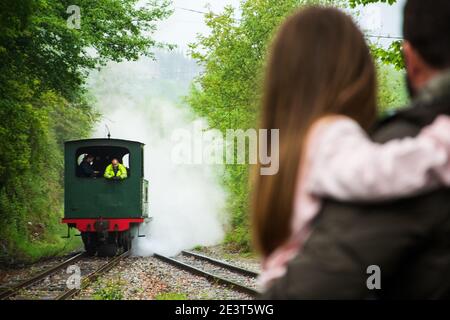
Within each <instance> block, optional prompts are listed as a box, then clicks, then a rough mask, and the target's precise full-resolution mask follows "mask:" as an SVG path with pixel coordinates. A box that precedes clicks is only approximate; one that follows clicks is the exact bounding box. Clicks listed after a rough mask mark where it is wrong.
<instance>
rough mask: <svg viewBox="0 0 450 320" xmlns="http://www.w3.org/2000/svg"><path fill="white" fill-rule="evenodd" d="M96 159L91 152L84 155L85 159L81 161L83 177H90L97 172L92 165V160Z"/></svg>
mask: <svg viewBox="0 0 450 320" xmlns="http://www.w3.org/2000/svg"><path fill="white" fill-rule="evenodd" d="M93 161H94V156H93V155H91V154H87V155H85V156H84V158H83V161H81V163H80V166H79V168H80V174H81V176H83V177H86V178H90V177H93V176H94V175H95V174H96V171H94V168H93V166H92V162H93Z"/></svg>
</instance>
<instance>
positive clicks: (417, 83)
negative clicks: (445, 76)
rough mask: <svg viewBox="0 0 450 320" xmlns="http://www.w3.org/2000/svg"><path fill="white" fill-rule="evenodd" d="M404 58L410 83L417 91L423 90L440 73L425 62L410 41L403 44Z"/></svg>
mask: <svg viewBox="0 0 450 320" xmlns="http://www.w3.org/2000/svg"><path fill="white" fill-rule="evenodd" d="M403 57H404V59H405V66H406V71H407V73H408V78H409V81H410V83H411V86H412V87H413V89H414V90H416V91H417V90H420V89H421V88H423V86H425V85H426V84H427V83H428V81H430V80H431V78H433V77H434V76H435V75H436V74H437V73H438V70H437V69H435V68H433V67H431V66H430V65H429V64H428V63H426V62H425V60H424V59H423V58H422V56H421V55H420V54H419V53H418V52H417V50H415V49H414V47H413V46H412V45H411V43H410V42H409V41H405V42H404V43H403Z"/></svg>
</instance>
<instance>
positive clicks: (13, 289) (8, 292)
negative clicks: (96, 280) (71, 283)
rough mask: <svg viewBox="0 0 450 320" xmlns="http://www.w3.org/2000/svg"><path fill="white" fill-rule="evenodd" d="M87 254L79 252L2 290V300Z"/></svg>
mask: <svg viewBox="0 0 450 320" xmlns="http://www.w3.org/2000/svg"><path fill="white" fill-rule="evenodd" d="M85 256H86V254H85V253H84V252H81V253H78V254H76V255H74V256H73V257H71V258H69V259H67V260H65V261H63V262H61V263H60V264H58V265H56V266H54V267H51V268H49V269H47V270H45V271H43V272H41V273H40V274H38V275H37V276H34V277H31V278H30V279H27V280H25V281H23V282H21V283H19V284H17V285H14V286H12V287H10V288H8V289H6V290H5V291H2V292H1V293H0V300H6V299H8V298H10V297H11V296H14V295H15V294H16V293H17V291H19V290H21V289H25V288H28V287H30V286H32V285H33V284H35V283H37V282H39V281H40V280H42V279H45V278H46V277H48V276H49V275H51V274H53V273H55V272H57V271H59V270H61V269H62V268H64V267H65V266H67V265H70V264H72V263H75V262H77V261H79V260H80V259H82V258H83V257H85Z"/></svg>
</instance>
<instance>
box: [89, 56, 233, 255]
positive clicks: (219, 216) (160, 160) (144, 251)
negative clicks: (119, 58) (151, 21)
mask: <svg viewBox="0 0 450 320" xmlns="http://www.w3.org/2000/svg"><path fill="white" fill-rule="evenodd" d="M154 72H155V63H154V62H151V61H148V60H143V61H139V62H124V63H119V64H110V65H109V66H108V67H107V68H106V69H105V70H103V71H101V72H100V73H98V74H96V75H93V77H92V80H91V83H90V91H91V92H92V93H93V95H94V96H95V98H96V100H97V106H98V109H99V110H100V112H101V113H102V114H103V116H104V117H103V118H102V121H101V122H100V123H99V124H98V126H97V129H96V132H95V134H94V137H106V125H107V126H108V127H109V129H110V131H111V137H112V138H118V139H126V140H135V141H140V142H143V143H145V145H146V146H145V168H144V171H145V178H146V179H147V180H149V212H150V216H151V217H153V220H152V221H151V222H150V223H149V224H147V225H145V226H143V227H141V228H140V233H141V234H145V235H146V237H145V238H137V239H136V240H135V241H134V243H133V247H134V249H133V252H134V254H136V255H144V256H146V255H152V254H153V253H161V254H165V255H175V254H177V253H178V252H180V251H181V250H184V249H190V248H193V247H195V246H197V245H214V244H217V243H219V242H220V241H221V240H222V238H223V235H224V231H223V230H224V224H225V220H226V219H225V218H224V217H225V216H224V204H225V198H226V195H225V192H224V190H223V188H222V187H221V185H220V182H219V179H218V169H220V168H219V167H218V166H217V165H215V166H212V165H211V166H210V165H207V164H204V165H179V164H175V163H174V162H173V161H172V159H171V153H172V149H173V145H174V142H173V141H172V139H171V136H172V132H173V131H174V130H176V129H180V128H187V129H188V130H189V129H190V128H191V127H192V122H193V121H195V120H198V118H197V119H196V118H195V116H193V114H192V113H191V112H190V111H189V109H188V108H186V107H179V106H178V105H176V104H175V103H173V102H171V101H170V99H166V98H165V97H164V94H152V93H151V92H152V91H153V92H154V91H155V90H153V89H152V88H154V85H155V82H157V81H159V80H158V79H157V78H156V79H155V77H153V78H152V73H153V74H154ZM159 91H161V90H159ZM162 91H164V90H162ZM169 91H170V90H169Z"/></svg>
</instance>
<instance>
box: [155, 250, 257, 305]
mask: <svg viewBox="0 0 450 320" xmlns="http://www.w3.org/2000/svg"><path fill="white" fill-rule="evenodd" d="M153 256H154V257H155V258H157V259H160V260H162V261H164V262H166V263H169V264H172V265H175V266H177V267H179V268H181V269H183V270H186V271H188V272H190V273H193V274H196V275H199V276H202V277H204V278H206V279H207V280H208V281H210V282H212V283H217V284H222V285H225V286H227V287H229V288H231V289H232V290H235V291H239V292H242V293H245V294H248V295H251V296H256V295H258V294H259V293H260V292H259V291H258V290H256V289H253V288H250V287H247V286H244V285H242V284H240V283H236V282H234V281H231V280H228V279H225V278H222V277H219V276H217V275H215V274H212V273H209V272H207V271H204V270H201V269H199V268H197V267H194V266H192V265H189V264H187V263H184V262H181V261H179V260H176V259H174V258H170V257H166V256H163V255H160V254H156V253H155V254H154V255H153Z"/></svg>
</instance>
